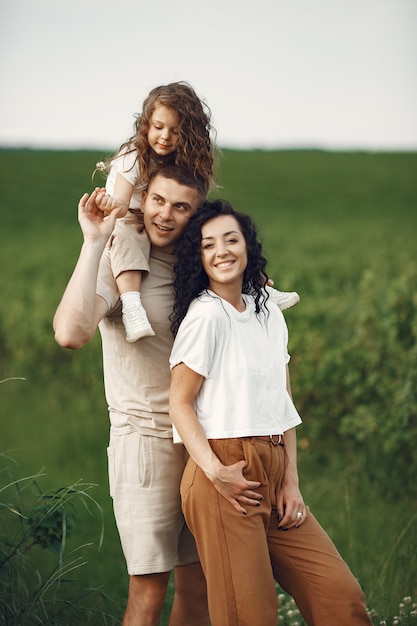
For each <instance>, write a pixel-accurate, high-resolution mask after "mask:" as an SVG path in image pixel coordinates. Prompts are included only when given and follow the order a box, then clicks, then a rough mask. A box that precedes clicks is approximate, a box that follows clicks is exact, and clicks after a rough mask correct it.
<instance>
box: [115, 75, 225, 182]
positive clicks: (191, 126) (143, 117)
mask: <svg viewBox="0 0 417 626" xmlns="http://www.w3.org/2000/svg"><path fill="white" fill-rule="evenodd" d="M161 104H162V105H164V106H166V107H168V108H169V109H172V110H173V111H175V113H176V114H177V116H178V122H179V128H178V132H179V139H178V147H177V149H176V151H175V152H174V153H173V154H169V155H167V156H166V157H158V156H157V155H156V154H155V153H154V151H153V150H152V148H151V147H150V145H149V142H148V133H149V127H150V122H151V118H152V115H153V113H154V111H155V107H156V106H158V105H161ZM135 117H136V122H135V124H134V131H135V132H134V135H132V137H130V139H128V140H127V141H125V143H123V144H122V145H121V146H120V148H119V150H118V153H120V152H132V151H133V150H136V151H137V153H138V157H137V159H138V162H139V172H140V181H139V183H141V184H142V185H143V186H146V185H147V183H148V181H149V176H150V174H151V172H152V170H153V169H155V168H159V167H160V166H161V165H166V164H168V165H169V164H172V165H178V166H179V167H181V168H184V169H188V170H190V171H191V172H193V174H194V176H195V178H196V179H197V180H198V181H200V182H203V183H204V184H205V185H206V189H207V191H208V190H209V189H210V188H211V187H213V186H214V153H215V148H214V136H215V130H214V128H213V127H212V126H211V111H210V109H209V107H208V106H207V105H206V104H205V103H204V102H203V101H202V100H200V98H199V97H198V96H197V94H196V93H195V91H194V89H193V88H192V87H191V85H189V84H188V83H186V82H184V81H180V82H176V83H170V84H168V85H161V86H160V87H155V88H154V89H152V91H151V92H150V93H149V95H148V96H147V98H146V99H145V100H144V102H143V107H142V112H141V113H137V114H136V116H135ZM212 135H213V140H212ZM113 158H114V157H111V159H108V160H107V166H109V163H111V160H112V159H113Z"/></svg>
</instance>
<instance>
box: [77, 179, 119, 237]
mask: <svg viewBox="0 0 417 626" xmlns="http://www.w3.org/2000/svg"><path fill="white" fill-rule="evenodd" d="M123 211H124V207H123V206H121V205H118V204H117V203H116V202H115V201H114V200H113V198H112V197H111V196H109V195H108V194H106V191H105V189H100V188H98V187H97V188H96V189H94V191H93V193H92V194H91V196H89V195H88V193H85V194H84V195H83V196H82V198H81V200H80V201H79V203H78V221H79V223H80V226H81V230H82V231H83V235H84V239H90V240H98V239H106V241H107V239H108V238H109V237H110V235H111V234H112V232H113V230H114V226H115V223H116V219H117V218H118V217H119V216H120V213H122V212H123Z"/></svg>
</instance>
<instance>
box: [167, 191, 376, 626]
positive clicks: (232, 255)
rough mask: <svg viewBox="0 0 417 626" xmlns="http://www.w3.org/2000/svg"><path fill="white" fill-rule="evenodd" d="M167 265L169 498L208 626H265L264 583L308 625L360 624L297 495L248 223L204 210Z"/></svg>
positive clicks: (279, 334)
mask: <svg viewBox="0 0 417 626" xmlns="http://www.w3.org/2000/svg"><path fill="white" fill-rule="evenodd" d="M177 252H178V256H177V259H178V260H177V265H176V280H175V283H174V289H175V306H174V312H173V318H172V328H173V332H174V334H175V335H176V338H175V342H174V347H173V350H172V353H171V359H170V365H171V369H172V383H171V391H170V415H171V419H172V421H173V424H174V427H175V428H174V430H175V435H174V440H176V441H180V440H182V441H183V442H184V444H185V446H186V448H187V450H188V452H189V454H190V460H189V462H188V464H187V467H186V469H185V472H184V475H183V479H182V483H181V497H182V504H183V510H184V515H185V518H186V521H187V523H188V526H189V527H190V529H191V531H192V533H193V534H194V536H195V538H196V543H197V548H198V551H199V555H200V559H201V564H202V567H203V570H204V573H205V576H206V580H207V588H208V598H209V611H210V619H211V623H212V626H238V625H239V626H244V625H247V626H275V624H276V618H277V597H276V589H275V582H274V580H276V581H277V582H279V584H280V585H281V586H282V588H283V589H285V590H286V591H287V592H288V593H290V594H291V595H292V596H293V597H294V599H295V601H296V603H297V605H298V607H299V609H300V611H301V613H302V615H303V617H304V618H305V620H306V621H307V623H308V624H310V625H318V624H320V625H326V626H335V624H337V625H338V626H344V625H345V626H353V625H356V624H357V625H362V624H368V625H369V624H371V621H370V619H369V617H368V615H367V613H366V608H365V604H364V597H363V594H362V591H361V589H360V587H359V585H358V584H357V582H356V580H355V579H354V577H353V575H352V573H351V572H350V570H349V568H348V566H347V565H346V563H345V562H344V561H343V560H342V558H341V557H340V555H339V554H338V552H337V550H336V548H335V547H334V545H333V544H332V542H331V541H330V539H329V537H328V536H327V535H326V533H325V532H324V530H323V529H322V528H321V527H320V525H319V524H318V522H317V521H316V520H315V518H314V517H313V515H312V514H311V513H310V512H309V511H308V510H307V508H306V506H305V504H304V501H303V498H302V495H301V493H300V491H299V488H298V471H297V461H296V436H295V427H296V426H297V425H298V424H300V422H301V419H300V417H299V415H298V413H297V410H296V409H295V407H294V404H293V402H292V399H291V390H290V379H289V373H288V362H289V355H288V352H287V341H288V334H287V327H286V324H285V321H284V318H283V315H282V313H281V311H280V310H279V308H278V307H277V306H275V305H274V304H271V303H268V296H267V294H266V292H265V291H264V289H263V285H264V283H265V280H266V279H267V276H266V271H265V266H266V261H265V259H264V257H263V256H262V251H261V246H260V244H259V242H258V239H257V233H256V228H255V226H254V224H253V222H252V220H251V219H250V218H249V217H248V216H246V215H243V214H241V213H238V212H235V211H234V210H233V208H232V207H231V206H230V204H228V203H227V202H225V201H223V200H217V201H215V202H206V203H204V204H203V206H202V208H201V209H200V210H199V211H198V212H197V214H196V215H195V216H194V217H193V218H192V219H191V220H190V222H189V225H188V226H187V228H186V230H185V232H184V236H183V239H182V241H181V243H180V246H179V249H178V251H177ZM284 531H287V532H284Z"/></svg>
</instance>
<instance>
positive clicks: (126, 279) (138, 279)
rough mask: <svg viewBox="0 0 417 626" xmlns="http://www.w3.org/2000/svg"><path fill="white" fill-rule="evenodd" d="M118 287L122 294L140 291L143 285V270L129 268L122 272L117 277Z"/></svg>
mask: <svg viewBox="0 0 417 626" xmlns="http://www.w3.org/2000/svg"><path fill="white" fill-rule="evenodd" d="M116 285H117V289H118V291H119V293H120V294H123V293H127V292H128V291H132V292H139V293H140V290H141V287H142V272H141V271H140V270H127V271H124V272H121V273H120V274H119V275H118V276H117V278H116Z"/></svg>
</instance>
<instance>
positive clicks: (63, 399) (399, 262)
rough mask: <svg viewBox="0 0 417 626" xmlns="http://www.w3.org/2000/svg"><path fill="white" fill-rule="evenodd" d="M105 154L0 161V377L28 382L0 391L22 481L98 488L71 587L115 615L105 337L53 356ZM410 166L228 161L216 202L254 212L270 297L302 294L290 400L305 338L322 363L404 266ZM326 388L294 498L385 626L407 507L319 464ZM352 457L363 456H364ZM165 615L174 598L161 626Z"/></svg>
mask: <svg viewBox="0 0 417 626" xmlns="http://www.w3.org/2000/svg"><path fill="white" fill-rule="evenodd" d="M103 156H105V155H102V154H100V153H94V152H48V151H13V150H4V151H1V150H0V163H1V167H0V184H1V202H0V212H1V220H2V228H1V229H0V262H1V264H2V268H3V272H2V274H1V278H0V287H1V293H2V300H1V307H0V380H3V379H6V378H9V377H10V378H14V377H16V378H24V379H25V380H10V381H8V382H7V383H4V384H3V385H1V387H0V393H1V407H2V410H1V418H0V441H1V450H0V451H1V452H5V451H9V452H10V453H11V454H12V456H13V457H14V458H15V459H16V461H17V462H18V464H19V471H20V472H21V475H25V474H27V475H32V474H34V473H37V472H39V471H42V472H44V474H45V475H44V477H43V478H42V481H43V482H42V484H43V486H44V487H45V489H49V488H50V489H57V488H59V487H61V486H62V485H65V484H74V483H75V482H77V481H79V480H81V481H86V482H88V483H94V484H96V485H97V487H95V488H94V489H93V492H92V494H93V496H94V498H95V500H96V501H97V502H98V503H99V504H100V506H101V508H102V510H103V519H104V542H103V546H102V547H101V549H100V550H99V547H98V542H96V545H94V546H92V547H91V548H89V550H88V564H87V565H86V566H85V567H83V568H82V569H80V570H79V572H78V573H77V576H79V578H80V581H81V583H82V585H83V586H84V587H85V588H86V589H87V588H89V587H100V588H101V589H102V591H103V593H105V594H106V595H108V596H111V597H113V598H115V599H116V603H117V604H118V606H119V607H120V609H121V608H122V607H123V606H124V603H125V599H126V593H127V575H126V571H125V564H124V560H123V556H122V552H121V548H120V542H119V539H118V535H117V531H116V528H115V523H114V519H113V513H112V505H111V500H110V497H109V494H108V485H107V459H106V446H107V440H108V417H107V409H106V403H105V399H104V394H103V384H102V367H101V350H100V341H99V337H98V336H97V337H95V339H94V340H93V342H92V343H91V344H90V345H88V346H86V347H85V348H83V350H82V351H80V352H77V353H71V352H67V351H64V350H62V349H61V348H59V347H58V346H57V345H56V344H55V342H54V339H53V334H52V327H51V324H52V318H53V314H54V311H55V309H56V306H57V305H58V302H59V299H60V297H61V294H62V291H63V289H64V287H65V285H66V282H67V280H68V278H69V276H70V274H71V271H72V269H73V266H74V263H75V260H76V257H77V256H78V251H79V247H80V243H81V234H80V230H79V227H78V224H77V220H76V206H77V202H78V199H79V197H80V196H81V194H82V193H83V192H84V191H88V190H89V189H90V188H91V173H92V172H93V170H94V166H95V163H96V161H97V160H100V159H102V158H103ZM416 165H417V155H416V154H367V153H326V152H314V151H312V152H302V151H301V152H297V151H294V152H263V151H255V152H239V151H236V152H235V151H225V153H224V159H223V161H222V163H221V168H222V176H221V184H222V185H223V189H222V190H221V193H220V194H219V195H221V196H223V197H226V198H227V199H229V200H230V201H232V203H234V205H235V206H236V208H238V209H239V210H242V211H247V212H249V213H251V214H252V215H253V216H254V218H255V220H256V222H257V224H258V226H259V230H260V233H261V235H262V238H263V241H264V247H265V250H266V252H267V255H268V257H269V274H270V275H271V276H272V277H273V278H274V280H275V283H276V285H277V286H278V288H280V289H284V290H297V291H298V292H299V293H300V295H301V299H302V300H301V304H300V305H299V306H297V307H296V308H294V309H292V310H290V311H289V312H288V314H287V315H286V318H287V323H288V325H289V330H290V340H291V345H290V349H291V351H294V357H293V368H294V375H293V393H294V397H295V400H296V403H297V398H301V399H302V398H303V378H302V377H301V378H300V377H299V376H298V375H297V370H299V369H301V368H302V367H303V363H304V361H307V360H308V359H307V358H306V357H309V358H310V359H312V358H313V357H314V358H317V359H319V358H320V357H321V353H320V352H318V353H317V356H314V355H313V357H312V355H311V354H305V350H306V349H308V348H309V346H310V345H311V344H310V337H311V336H312V335H314V336H315V337H316V336H317V337H319V338H321V341H322V351H323V353H327V352H328V348H329V347H332V348H333V345H334V344H335V343H336V344H337V341H338V339H339V338H340V336H341V335H347V336H348V334H349V326H346V324H349V323H351V321H350V319H348V318H344V319H345V321H346V324H345V327H341V328H337V325H336V322H338V320H339V319H340V318H335V320H336V321H334V319H333V314H334V312H335V311H337V310H339V308H340V307H341V306H342V305H343V306H347V305H348V303H349V306H350V307H352V308H353V309H355V308H360V307H361V306H362V304H361V302H360V301H359V300H358V293H359V287H360V285H361V284H362V283H363V280H364V276H366V275H368V274H369V275H371V276H373V285H374V286H375V288H376V289H379V290H380V291H381V293H382V294H383V293H384V290H386V289H389V286H390V284H391V282H392V281H393V280H394V279H395V278H396V277H401V276H407V272H408V271H409V270H410V268H412V267H413V266H415V237H416V232H417V229H416V226H417V214H416V211H415V206H416V204H415V200H416V197H417V189H416V177H415V171H416V169H417V168H416ZM342 319H343V318H342ZM335 325H336V326H335ZM313 360H314V359H313ZM322 384H323V389H319V390H318V392H319V393H318V403H319V406H318V407H308V406H306V407H305V408H304V411H303V417H304V425H303V427H302V429H303V430H300V441H302V442H303V445H301V446H300V451H299V463H300V475H301V487H302V491H303V494H304V497H305V499H306V501H307V502H308V503H309V505H310V506H311V509H312V510H313V511H314V513H315V514H316V516H317V517H318V519H319V520H320V522H321V523H322V524H323V526H324V527H325V528H326V530H327V531H328V532H329V534H330V536H331V537H332V538H333V540H334V541H335V543H336V545H337V546H338V548H339V550H340V551H341V553H342V555H343V556H344V558H346V560H347V561H348V563H349V565H350V566H351V568H352V570H353V572H354V573H355V575H356V576H357V577H358V578H359V580H360V582H361V584H362V586H363V587H364V590H365V593H366V596H367V601H368V605H369V606H370V607H371V608H372V609H374V610H375V611H377V613H378V617H376V618H375V620H379V621H380V620H381V619H382V618H383V617H384V616H385V618H386V619H387V620H388V623H390V624H391V623H393V619H394V616H395V615H397V613H398V612H399V606H398V605H399V603H400V602H401V601H402V599H403V598H404V597H411V598H412V599H413V600H412V602H411V603H410V604H407V607H412V604H413V602H414V601H415V599H416V597H417V539H416V538H417V520H416V515H417V503H416V499H415V497H414V496H412V495H411V494H410V495H407V494H405V495H401V496H398V497H397V498H392V497H391V496H390V497H388V496H387V495H386V494H384V490H383V485H382V489H376V488H375V484H374V483H373V482H372V480H371V478H370V477H369V476H368V475H367V474H364V473H363V472H359V470H358V467H357V466H356V464H355V456H354V454H355V449H353V451H352V452H351V453H349V454H348V450H347V448H346V446H345V443H346V442H345V441H344V439H343V438H340V441H339V445H338V447H337V448H333V443H332V444H331V448H330V452H329V451H328V456H329V458H327V460H326V462H324V461H322V462H321V461H320V460H317V458H315V457H314V455H313V454H312V452H313V450H312V449H311V444H310V448H309V447H308V445H309V437H308V436H307V434H308V432H309V429H311V428H312V426H313V424H311V421H310V422H309V412H310V409H313V408H314V409H315V411H317V412H318V413H319V412H320V393H323V392H324V391H325V390H326V389H325V385H326V381H324V382H323V383H322ZM326 391H327V390H326ZM330 391H331V390H330ZM387 401H388V399H387ZM306 433H307V434H306ZM324 443H325V442H324ZM363 445H364V446H365V445H366V444H363ZM356 452H357V453H358V454H359V453H361V454H365V455H366V449H361V448H360V444H358V447H357V448H356ZM381 458H382V457H381ZM381 463H383V461H382V460H381ZM387 475H388V476H389V470H387ZM398 486H400V485H398ZM393 487H394V491H395V485H393ZM99 526H100V522H99V521H98V520H95V519H90V518H89V517H87V518H86V519H85V520H84V522H83V524H81V526H80V528H79V531H78V532H79V536H77V540H79V543H80V544H82V543H84V542H87V541H89V540H90V539H89V538H90V537H91V535H92V536H94V537H96V536H98V535H99V532H100V531H99ZM171 590H172V587H171ZM288 610H291V609H288ZM168 611H169V602H168V603H167V607H166V611H165V614H164V620H163V623H164V624H165V623H167V614H168ZM292 618H294V619H296V616H292ZM410 619H411V620H412V619H413V617H412V616H411V617H410ZM379 621H375V624H377V623H379ZM288 623H294V622H288ZM402 623H407V622H402ZM409 623H410V624H411V623H415V622H412V621H409Z"/></svg>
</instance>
